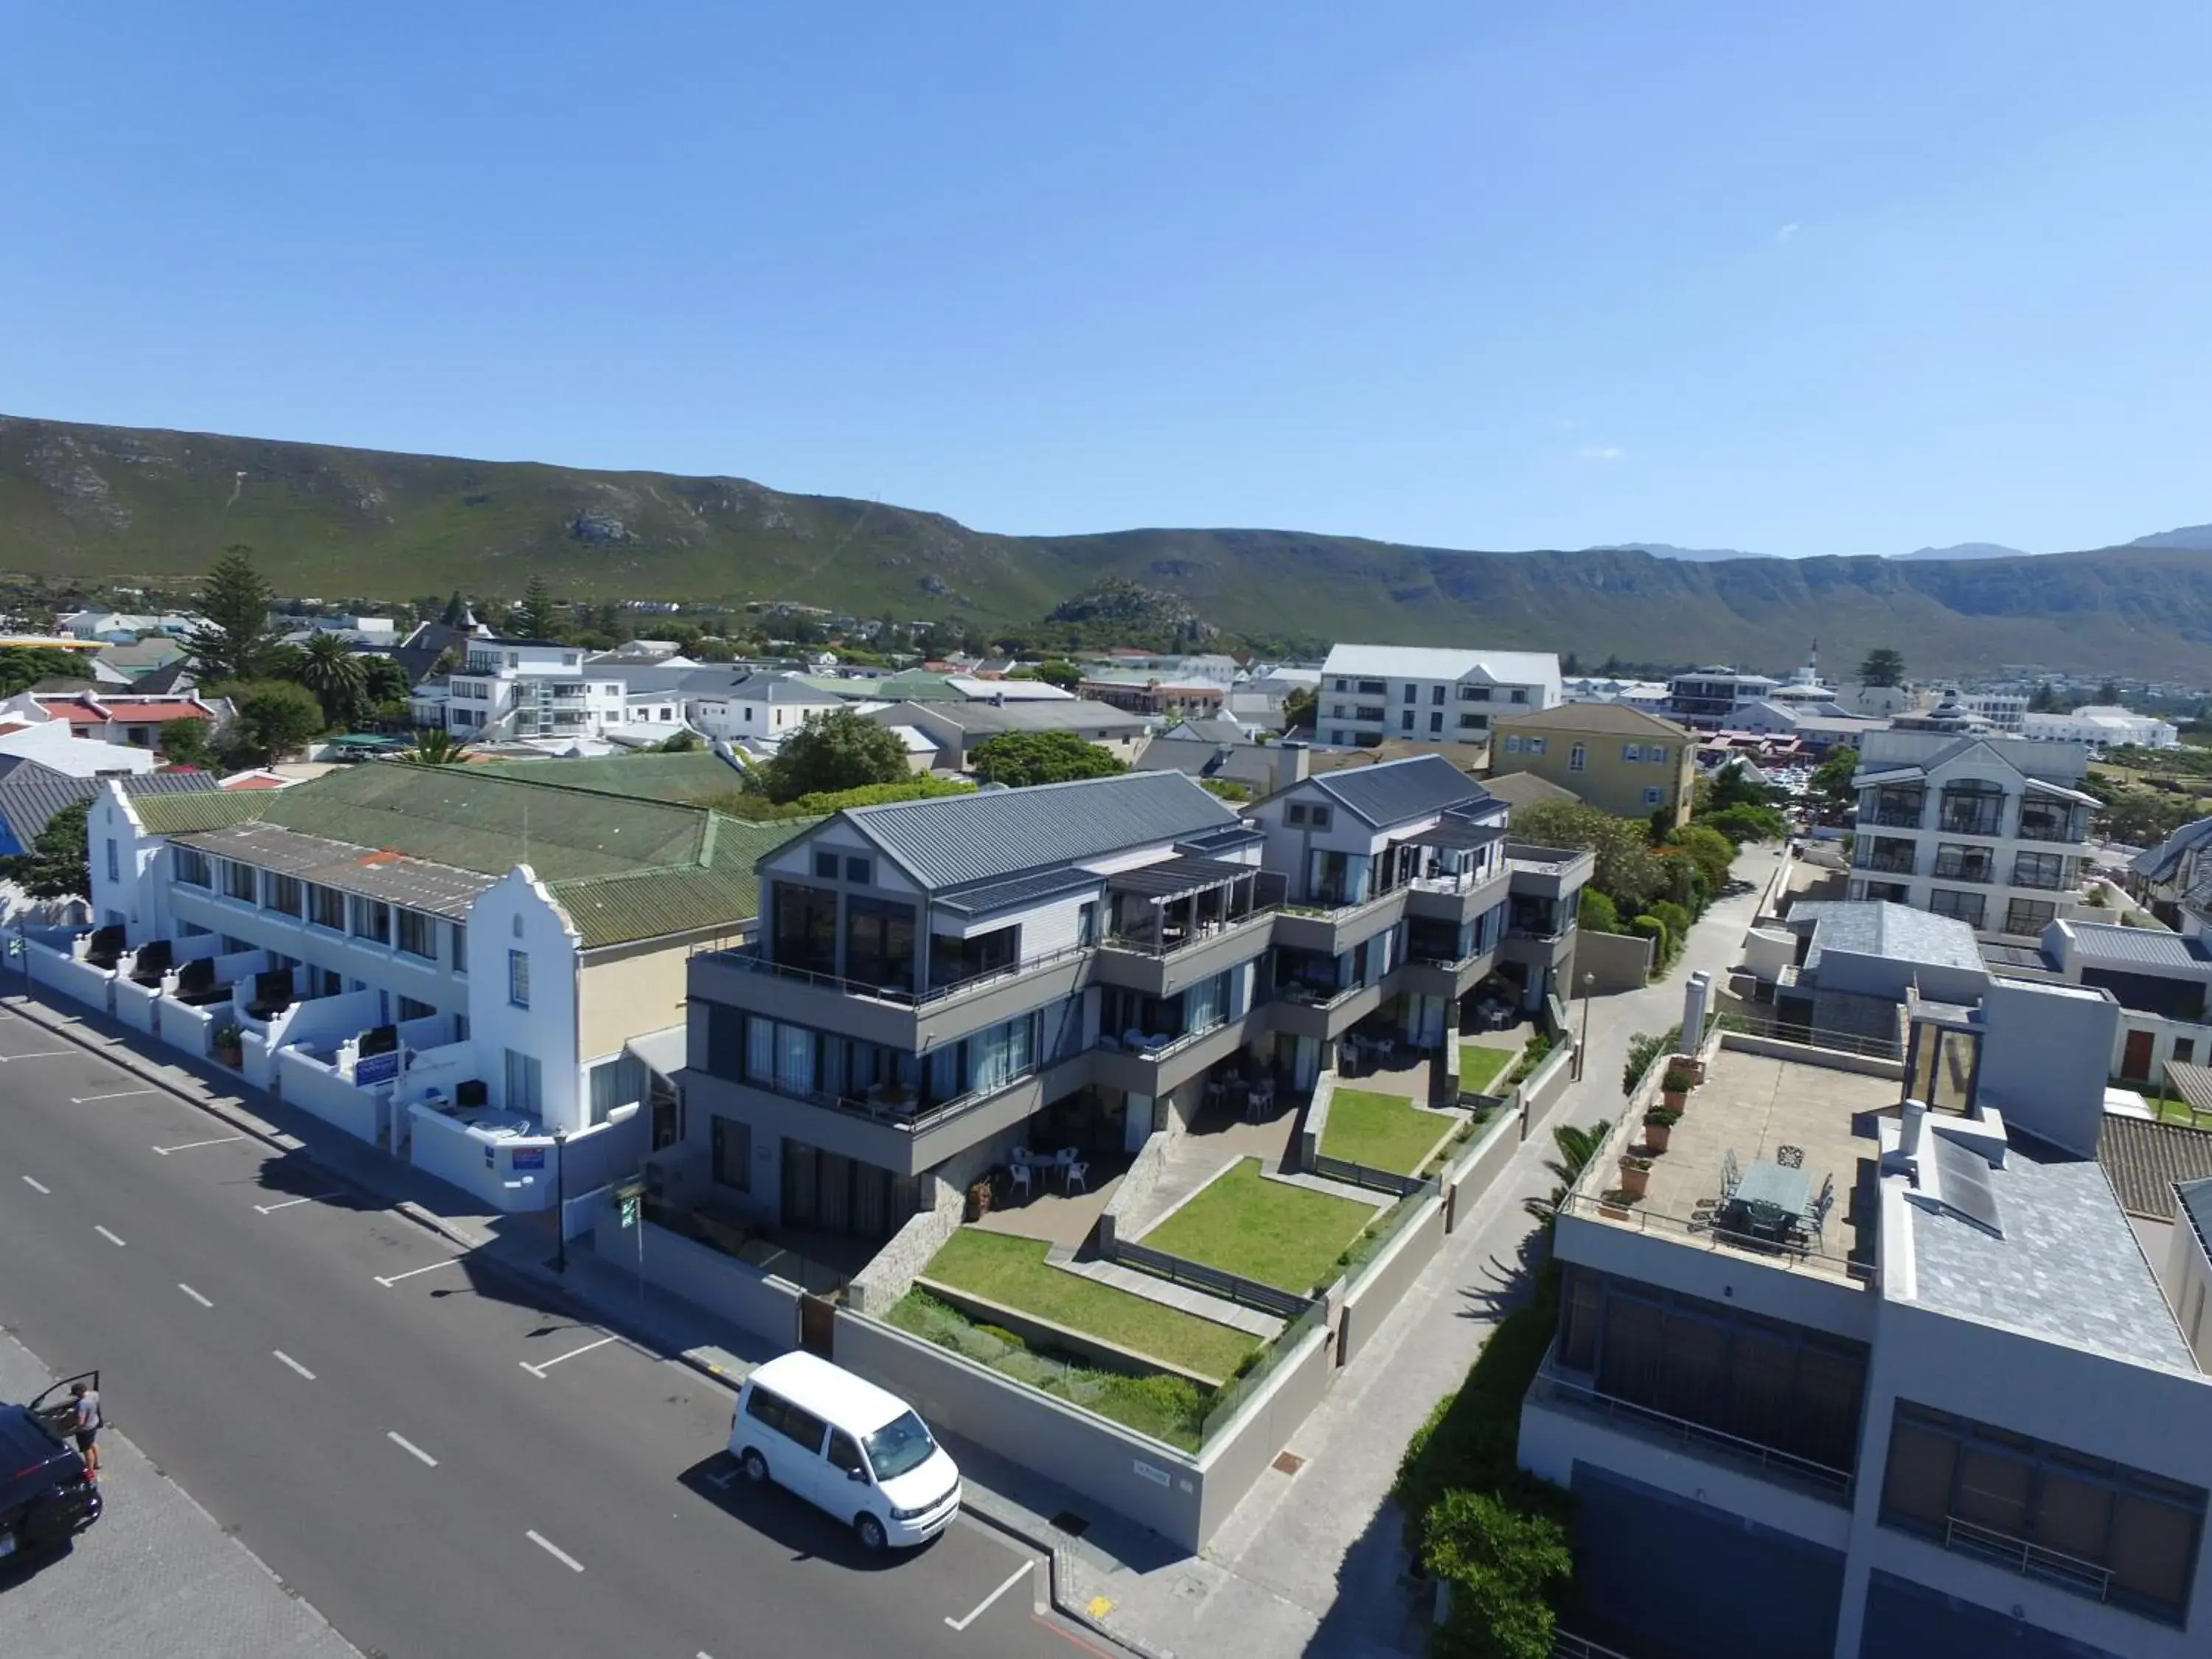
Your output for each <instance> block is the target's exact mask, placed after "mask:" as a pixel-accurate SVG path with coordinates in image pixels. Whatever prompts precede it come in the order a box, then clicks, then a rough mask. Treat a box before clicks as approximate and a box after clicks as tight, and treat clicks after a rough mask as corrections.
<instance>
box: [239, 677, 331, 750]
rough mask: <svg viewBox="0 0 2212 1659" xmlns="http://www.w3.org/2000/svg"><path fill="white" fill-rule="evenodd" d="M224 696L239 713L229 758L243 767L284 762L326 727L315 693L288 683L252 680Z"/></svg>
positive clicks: (302, 686)
mask: <svg viewBox="0 0 2212 1659" xmlns="http://www.w3.org/2000/svg"><path fill="white" fill-rule="evenodd" d="M223 695H224V696H228V698H229V699H230V701H231V706H232V707H233V708H235V709H236V710H237V711H238V718H237V720H234V722H233V723H232V726H231V731H230V745H229V754H228V758H229V759H231V760H233V761H235V762H237V763H240V764H241V765H246V766H266V765H268V764H269V763H270V762H271V761H276V760H282V759H283V757H285V756H287V755H289V754H290V753H292V752H293V750H296V749H298V748H300V747H301V745H303V744H306V743H307V740H308V739H309V738H312V737H313V736H315V735H316V733H318V732H321V731H323V730H325V727H326V724H327V723H326V722H325V720H324V717H323V706H322V704H321V703H320V702H317V701H316V699H315V694H314V693H313V692H312V691H310V690H307V687H306V686H304V685H295V684H293V683H292V682H291V681H289V680H249V681H247V682H246V684H242V685H233V686H228V687H226V688H225V689H224V691H223Z"/></svg>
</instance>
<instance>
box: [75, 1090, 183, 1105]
mask: <svg viewBox="0 0 2212 1659" xmlns="http://www.w3.org/2000/svg"><path fill="white" fill-rule="evenodd" d="M160 1093H161V1091H160V1090H159V1089H118V1090H116V1091H115V1092H114V1093H112V1094H106V1095H71V1096H70V1105H72V1106H89V1105H91V1104H92V1103H93V1102H94V1101H95V1100H127V1099H129V1098H130V1097H131V1096H132V1095H158V1094H160Z"/></svg>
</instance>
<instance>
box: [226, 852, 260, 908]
mask: <svg viewBox="0 0 2212 1659" xmlns="http://www.w3.org/2000/svg"><path fill="white" fill-rule="evenodd" d="M260 873H261V872H259V871H258V870H256V869H255V868H254V867H253V866H252V865H250V864H240V862H239V861H238V860H235V859H226V860H223V866H222V890H223V891H224V892H226V893H228V894H229V895H230V896H231V897H233V898H234V899H244V900H245V901H246V902H247V903H248V904H251V903H252V902H254V901H255V900H256V899H257V898H258V897H259V896H260V891H261V890H260V882H259V877H260Z"/></svg>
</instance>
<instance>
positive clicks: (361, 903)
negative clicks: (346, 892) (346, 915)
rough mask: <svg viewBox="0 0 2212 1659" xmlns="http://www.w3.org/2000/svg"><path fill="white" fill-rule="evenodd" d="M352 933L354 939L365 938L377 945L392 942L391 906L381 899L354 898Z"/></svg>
mask: <svg viewBox="0 0 2212 1659" xmlns="http://www.w3.org/2000/svg"><path fill="white" fill-rule="evenodd" d="M353 933H354V937H355V938H356V939H369V940H372V941H374V943H376V944H378V945H389V944H391V943H392V907H391V906H390V905H388V904H386V902H384V901H383V900H382V899H372V898H356V900H354V902H353Z"/></svg>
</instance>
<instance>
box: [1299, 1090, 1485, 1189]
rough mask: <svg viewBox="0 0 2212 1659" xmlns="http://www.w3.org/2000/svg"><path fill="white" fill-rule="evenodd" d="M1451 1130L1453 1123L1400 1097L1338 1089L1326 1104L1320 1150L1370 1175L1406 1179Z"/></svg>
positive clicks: (1453, 1121) (1451, 1120)
mask: <svg viewBox="0 0 2212 1659" xmlns="http://www.w3.org/2000/svg"><path fill="white" fill-rule="evenodd" d="M1454 1127H1455V1120H1453V1119H1450V1118H1446V1117H1443V1116H1440V1115H1438V1114H1437V1113H1435V1112H1425V1111H1422V1110H1420V1109H1419V1108H1418V1107H1416V1106H1415V1105H1414V1104H1413V1102H1412V1101H1410V1100H1407V1098H1406V1097H1404V1096H1403V1095H1383V1094H1374V1093H1371V1092H1370V1091H1367V1090H1365V1089H1339V1090H1338V1091H1336V1093H1335V1094H1334V1096H1333V1097H1331V1098H1330V1101H1329V1103H1328V1123H1327V1125H1325V1126H1324V1127H1323V1128H1322V1137H1321V1149H1322V1152H1326V1153H1328V1156H1329V1157H1331V1158H1344V1159H1346V1160H1347V1161H1349V1162H1351V1163H1353V1164H1365V1165H1367V1167H1368V1168H1370V1170H1395V1172H1396V1173H1398V1174H1399V1175H1411V1174H1413V1171H1414V1170H1418V1169H1419V1168H1420V1167H1421V1165H1422V1164H1424V1163H1425V1162H1426V1161H1427V1160H1428V1156H1429V1152H1430V1151H1431V1148H1433V1147H1434V1146H1436V1144H1437V1142H1438V1141H1439V1140H1442V1139H1443V1138H1444V1136H1445V1134H1446V1133H1448V1132H1449V1131H1450V1130H1451V1129H1452V1128H1454Z"/></svg>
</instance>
